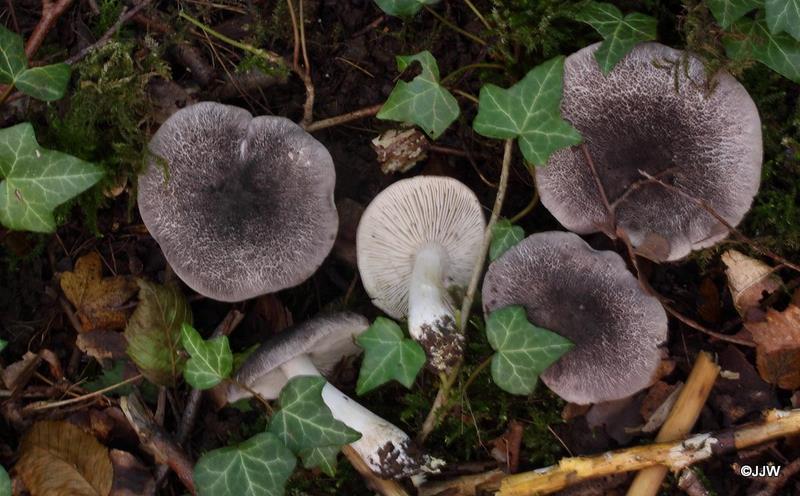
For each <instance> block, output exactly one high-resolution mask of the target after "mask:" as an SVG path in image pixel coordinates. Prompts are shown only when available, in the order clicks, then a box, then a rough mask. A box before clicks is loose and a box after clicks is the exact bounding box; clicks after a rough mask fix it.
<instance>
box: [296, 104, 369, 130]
mask: <svg viewBox="0 0 800 496" xmlns="http://www.w3.org/2000/svg"><path fill="white" fill-rule="evenodd" d="M381 107H383V104H382V103H381V104H378V105H373V106H371V107H366V108H363V109H359V110H354V111H353V112H349V113H347V114H342V115H337V116H336V117H330V118H328V119H322V120H321V121H316V122H311V123H309V124H307V125H305V126H304V127H305V130H306V131H308V132H309V133H313V132H314V131H320V130H322V129H327V128H329V127H333V126H338V125H341V124H346V123H348V122H352V121H355V120H358V119H363V118H364V117H371V116H373V115H375V114H377V113H378V112H379V111H380V110H381Z"/></svg>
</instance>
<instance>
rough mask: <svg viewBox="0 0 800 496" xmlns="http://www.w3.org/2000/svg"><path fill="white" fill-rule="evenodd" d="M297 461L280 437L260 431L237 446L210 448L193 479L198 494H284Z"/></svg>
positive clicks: (210, 495) (231, 495) (232, 495)
mask: <svg viewBox="0 0 800 496" xmlns="http://www.w3.org/2000/svg"><path fill="white" fill-rule="evenodd" d="M296 464H297V460H296V459H295V457H294V455H293V454H292V452H291V451H289V450H288V449H287V448H286V446H284V445H283V443H281V441H280V439H278V438H277V437H275V435H274V434H272V433H269V432H262V433H260V434H256V435H255V436H253V437H251V438H250V439H248V440H247V441H245V442H243V443H241V444H239V445H238V446H228V447H226V448H220V449H216V450H213V451H209V452H208V453H206V454H205V455H203V456H202V457H200V460H198V462H197V465H195V467H194V477H193V478H194V483H195V485H196V486H197V494H199V495H200V496H283V493H284V487H285V486H286V481H287V480H288V479H289V476H290V475H292V472H293V471H294V467H295V465H296Z"/></svg>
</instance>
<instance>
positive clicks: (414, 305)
mask: <svg viewBox="0 0 800 496" xmlns="http://www.w3.org/2000/svg"><path fill="white" fill-rule="evenodd" d="M446 264H447V252H446V251H445V250H444V248H443V247H441V246H439V245H436V244H429V245H426V246H423V247H422V248H420V249H419V251H417V254H416V257H415V259H414V269H413V271H412V272H411V281H410V283H409V288H408V330H409V332H410V334H411V337H413V338H414V339H415V340H416V341H418V342H419V343H420V344H421V345H422V347H423V348H424V349H425V352H426V353H427V355H428V361H429V364H430V366H431V367H433V368H434V369H435V370H437V371H440V372H443V371H446V370H448V369H449V368H450V367H452V366H453V365H454V364H456V363H458V361H459V360H460V359H461V355H462V353H463V349H464V336H463V335H462V334H461V333H459V332H457V331H456V321H455V318H454V315H453V302H452V300H451V298H450V295H449V294H448V293H447V290H446V289H445V288H444V285H443V279H444V268H445V266H446Z"/></svg>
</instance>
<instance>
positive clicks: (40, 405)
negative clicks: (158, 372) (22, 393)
mask: <svg viewBox="0 0 800 496" xmlns="http://www.w3.org/2000/svg"><path fill="white" fill-rule="evenodd" d="M141 378H142V374H137V375H135V376H134V377H131V378H129V379H125V380H124V381H121V382H118V383H116V384H112V385H110V386H108V387H104V388H103V389H98V390H97V391H92V392H91V393H88V394H84V395H82V396H78V397H76V398H70V399H68V400H61V401H52V402H47V401H44V402H36V403H31V404H30V405H27V406H25V408H24V409H23V411H24V412H25V413H30V412H39V411H42V410H51V409H53V408H59V407H62V406H67V405H72V404H75V403H80V402H81V401H84V400H89V399H92V398H96V397H98V396H102V395H104V394H106V393H107V392H109V391H113V390H115V389H117V388H118V387H122V386H124V385H126V384H130V383H132V382H136V381H138V380H139V379H141Z"/></svg>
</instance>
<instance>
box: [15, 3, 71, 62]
mask: <svg viewBox="0 0 800 496" xmlns="http://www.w3.org/2000/svg"><path fill="white" fill-rule="evenodd" d="M70 5H72V0H59V1H58V2H56V3H55V4H54V3H53V2H52V0H43V1H42V17H41V18H40V19H39V22H38V24H36V27H35V28H33V32H32V33H31V35H30V37H29V38H28V41H27V43H25V55H27V57H28V60H30V59H31V58H33V56H34V54H35V53H36V52H37V51H38V50H39V47H41V46H42V43H43V42H44V39H45V37H46V36H47V33H49V32H50V30H51V29H53V26H54V25H55V24H56V21H58V18H59V17H61V15H62V14H63V13H64V12H66V10H67V9H68V8H69V6H70Z"/></svg>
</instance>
